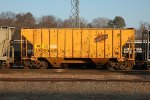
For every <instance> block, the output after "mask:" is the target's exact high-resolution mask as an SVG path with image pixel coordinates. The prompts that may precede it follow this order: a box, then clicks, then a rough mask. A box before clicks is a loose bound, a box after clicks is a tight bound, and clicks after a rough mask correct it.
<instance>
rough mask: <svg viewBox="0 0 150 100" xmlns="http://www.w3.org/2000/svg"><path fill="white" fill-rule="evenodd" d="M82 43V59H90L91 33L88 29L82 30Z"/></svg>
mask: <svg viewBox="0 0 150 100" xmlns="http://www.w3.org/2000/svg"><path fill="white" fill-rule="evenodd" d="M81 35H82V43H81V45H82V46H81V47H82V50H81V58H88V57H89V47H90V45H89V42H90V41H89V38H90V37H89V31H88V30H87V29H86V30H82V33H81Z"/></svg>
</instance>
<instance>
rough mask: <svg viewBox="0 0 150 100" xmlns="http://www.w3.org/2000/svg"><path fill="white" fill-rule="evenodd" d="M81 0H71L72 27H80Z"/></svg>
mask: <svg viewBox="0 0 150 100" xmlns="http://www.w3.org/2000/svg"><path fill="white" fill-rule="evenodd" d="M79 13H80V11H79V0H71V24H72V28H80V15H79Z"/></svg>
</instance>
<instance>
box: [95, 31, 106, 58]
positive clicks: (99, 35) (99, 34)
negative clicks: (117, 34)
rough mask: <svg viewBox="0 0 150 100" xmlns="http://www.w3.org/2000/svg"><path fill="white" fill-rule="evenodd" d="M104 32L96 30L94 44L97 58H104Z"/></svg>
mask: <svg viewBox="0 0 150 100" xmlns="http://www.w3.org/2000/svg"><path fill="white" fill-rule="evenodd" d="M103 36H104V30H97V37H96V38H95V42H97V58H104V39H102V37H103Z"/></svg>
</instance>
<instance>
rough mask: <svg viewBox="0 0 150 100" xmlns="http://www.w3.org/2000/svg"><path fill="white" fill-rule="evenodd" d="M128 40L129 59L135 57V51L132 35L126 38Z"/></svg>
mask: <svg viewBox="0 0 150 100" xmlns="http://www.w3.org/2000/svg"><path fill="white" fill-rule="evenodd" d="M128 42H129V51H128V55H129V56H128V57H129V59H130V60H134V59H135V51H134V36H133V37H131V38H129V39H128Z"/></svg>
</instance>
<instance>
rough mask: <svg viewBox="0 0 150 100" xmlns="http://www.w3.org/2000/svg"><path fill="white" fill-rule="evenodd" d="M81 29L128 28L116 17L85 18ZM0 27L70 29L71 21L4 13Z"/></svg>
mask: <svg viewBox="0 0 150 100" xmlns="http://www.w3.org/2000/svg"><path fill="white" fill-rule="evenodd" d="M80 24H81V28H87V27H90V28H91V27H92V28H107V27H110V28H112V27H113V28H124V27H125V26H126V24H125V21H124V19H123V18H122V17H120V16H116V17H115V18H114V19H113V20H111V19H108V18H104V17H98V18H95V19H93V21H92V22H90V23H89V22H88V21H87V20H86V19H84V18H80ZM0 26H15V27H16V28H22V27H29V28H42V27H44V28H70V27H71V26H72V25H71V19H70V18H68V19H65V20H62V19H60V18H58V17H55V16H53V15H46V16H42V17H40V18H37V17H35V16H34V15H33V14H32V13H30V12H28V13H19V14H15V13H13V12H2V13H0Z"/></svg>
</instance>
